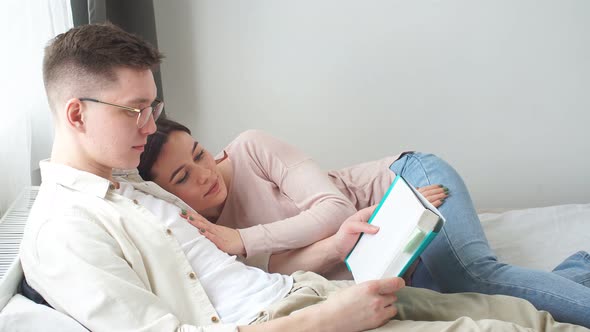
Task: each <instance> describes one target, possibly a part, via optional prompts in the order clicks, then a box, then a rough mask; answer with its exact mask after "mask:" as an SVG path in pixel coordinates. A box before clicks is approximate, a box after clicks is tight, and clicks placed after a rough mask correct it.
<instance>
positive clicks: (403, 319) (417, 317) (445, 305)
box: [252, 272, 590, 332]
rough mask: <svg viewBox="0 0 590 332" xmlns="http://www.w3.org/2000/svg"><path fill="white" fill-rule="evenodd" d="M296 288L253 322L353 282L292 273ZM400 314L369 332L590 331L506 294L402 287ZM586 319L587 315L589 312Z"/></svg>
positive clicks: (299, 306) (280, 314)
mask: <svg viewBox="0 0 590 332" xmlns="http://www.w3.org/2000/svg"><path fill="white" fill-rule="evenodd" d="M293 278H294V280H295V283H294V285H293V288H292V290H291V292H289V294H288V295H287V296H286V297H285V298H283V299H282V300H280V301H278V302H276V303H274V304H273V305H272V306H270V307H269V308H267V309H266V310H264V311H262V312H261V313H260V315H259V317H258V318H257V319H256V320H255V321H254V322H253V323H252V324H256V323H260V322H265V321H269V320H272V319H276V318H279V317H283V316H288V315H289V314H291V313H292V312H295V311H297V310H299V309H302V308H305V307H308V306H310V305H314V304H318V303H321V302H323V301H325V300H326V299H327V298H329V297H330V296H331V295H332V294H334V293H335V292H337V291H338V290H339V289H341V288H344V287H348V286H351V285H353V284H354V282H353V281H348V280H346V281H329V280H326V279H324V278H323V277H321V276H319V275H317V274H315V273H311V272H296V273H294V274H293ZM396 295H397V297H398V301H397V302H396V307H397V308H398V315H397V316H396V317H395V318H394V319H392V320H390V321H389V322H388V323H387V324H385V325H384V326H382V327H380V328H377V329H374V330H371V331H379V332H381V331H424V332H429V331H449V332H451V331H590V330H589V329H586V328H584V327H581V326H577V325H572V324H566V323H559V322H556V321H554V320H553V317H551V315H550V314H549V313H548V312H545V311H539V310H537V309H535V307H534V306H533V305H532V304H530V303H529V302H528V301H526V300H523V299H519V298H516V297H511V296H504V295H485V294H477V293H458V294H441V293H438V292H434V291H431V290H427V289H420V288H412V287H406V288H404V289H402V290H400V291H399V292H397V293H396ZM589 314H590V313H589Z"/></svg>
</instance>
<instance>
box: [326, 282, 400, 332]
mask: <svg viewBox="0 0 590 332" xmlns="http://www.w3.org/2000/svg"><path fill="white" fill-rule="evenodd" d="M404 286H405V283H404V280H403V279H402V278H387V279H380V280H371V281H367V282H364V283H362V284H358V285H354V286H351V287H348V288H345V289H342V290H341V291H339V292H337V293H336V294H334V295H332V296H330V297H329V298H328V300H326V302H324V303H322V304H321V305H320V307H321V310H323V311H324V312H323V313H321V315H322V316H323V317H326V318H327V319H328V321H327V322H325V325H324V326H325V327H326V328H327V329H326V330H331V331H364V330H368V329H373V328H376V327H379V326H381V325H383V324H385V323H387V321H389V320H390V319H391V318H393V317H394V316H395V315H397V308H396V307H395V305H394V303H395V301H397V297H396V296H395V292H397V291H398V290H400V289H401V288H403V287H404Z"/></svg>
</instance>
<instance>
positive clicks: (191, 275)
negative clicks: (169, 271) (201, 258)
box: [188, 272, 197, 279]
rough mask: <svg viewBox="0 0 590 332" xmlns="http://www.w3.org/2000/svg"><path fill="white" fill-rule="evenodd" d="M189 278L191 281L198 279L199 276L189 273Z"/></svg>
mask: <svg viewBox="0 0 590 332" xmlns="http://www.w3.org/2000/svg"><path fill="white" fill-rule="evenodd" d="M188 277H189V278H191V279H197V275H196V274H195V273H194V272H191V273H189V274H188Z"/></svg>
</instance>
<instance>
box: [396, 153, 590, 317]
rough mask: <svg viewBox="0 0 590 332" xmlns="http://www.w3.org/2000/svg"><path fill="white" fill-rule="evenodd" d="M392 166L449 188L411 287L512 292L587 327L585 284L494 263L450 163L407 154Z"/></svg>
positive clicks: (589, 291) (414, 180)
mask: <svg viewBox="0 0 590 332" xmlns="http://www.w3.org/2000/svg"><path fill="white" fill-rule="evenodd" d="M391 170H392V171H393V172H395V173H396V174H398V175H401V176H403V177H404V178H405V179H406V180H407V181H408V182H409V183H411V184H412V185H414V186H416V187H423V186H426V185H430V184H437V183H440V184H443V185H444V186H446V187H448V188H449V194H450V195H449V197H448V198H447V199H446V200H445V202H444V204H443V205H442V206H441V207H440V208H439V210H440V212H441V213H442V214H443V215H444V216H445V218H446V223H445V225H444V227H443V229H442V230H441V232H440V233H439V235H438V236H437V237H436V238H435V239H434V241H433V242H432V243H431V244H430V246H429V247H428V248H427V249H426V250H425V251H424V253H423V254H422V255H421V256H420V258H421V263H420V265H422V266H420V265H419V266H418V268H417V269H416V272H415V278H412V283H413V286H418V287H425V288H430V289H435V290H440V291H442V292H446V293H457V292H479V293H485V294H503V295H511V296H516V297H520V298H524V299H527V300H528V301H530V302H531V303H532V304H533V305H534V306H535V307H536V308H538V309H540V310H546V311H549V312H550V313H551V314H552V315H553V316H554V317H555V319H556V320H559V321H565V322H570V323H574V324H580V325H583V326H586V327H590V314H589V313H590V288H588V287H585V286H583V285H581V284H578V283H576V282H574V281H572V280H569V279H567V278H564V277H562V276H560V275H558V274H556V273H551V272H544V271H538V270H532V269H527V268H521V267H517V266H511V265H508V264H503V263H500V262H498V260H497V257H496V256H495V255H494V253H493V252H492V250H491V249H490V247H489V245H488V241H487V239H486V237H485V235H484V232H483V229H482V227H481V223H480V221H479V218H478V216H477V213H476V211H475V209H474V207H473V204H472V202H471V198H470V196H469V193H468V191H467V188H466V187H465V184H464V183H463V180H462V179H461V177H460V176H459V174H458V173H457V172H456V171H455V170H454V169H453V168H452V167H451V166H450V165H449V164H447V163H446V162H445V161H443V160H442V159H440V158H438V157H436V156H434V155H431V154H422V153H412V154H407V155H405V156H403V157H402V158H400V159H399V160H397V161H396V162H394V163H393V164H392V165H391ZM415 281H416V283H415V284H414V282H415Z"/></svg>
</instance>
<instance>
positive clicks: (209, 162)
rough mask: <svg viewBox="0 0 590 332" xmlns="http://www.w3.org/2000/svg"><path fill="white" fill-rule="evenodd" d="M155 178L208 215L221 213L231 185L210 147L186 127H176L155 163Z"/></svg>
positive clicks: (157, 181) (153, 172)
mask: <svg viewBox="0 0 590 332" xmlns="http://www.w3.org/2000/svg"><path fill="white" fill-rule="evenodd" d="M152 174H153V176H154V182H156V183H157V184H158V185H159V186H160V187H162V188H164V189H166V190H167V191H169V192H171V193H173V194H174V195H176V196H178V197H179V198H180V199H182V200H183V201H184V202H185V203H187V204H188V205H190V206H191V207H192V208H193V209H195V210H196V211H197V212H199V213H200V214H202V215H203V216H205V217H211V216H218V215H219V213H220V209H221V207H223V203H224V202H225V199H226V198H227V187H226V185H225V182H224V180H223V177H222V176H221V172H220V171H219V169H218V168H217V164H216V163H215V159H213V156H212V155H211V153H209V151H207V150H205V148H203V147H202V146H201V145H200V144H199V143H198V142H196V141H195V140H193V138H192V137H191V136H190V135H189V134H188V133H185V132H183V131H173V132H172V133H170V135H169V136H168V140H167V142H166V143H165V144H164V146H162V150H161V152H160V155H159V156H158V159H157V160H156V162H155V163H154V166H153V167H152Z"/></svg>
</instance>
